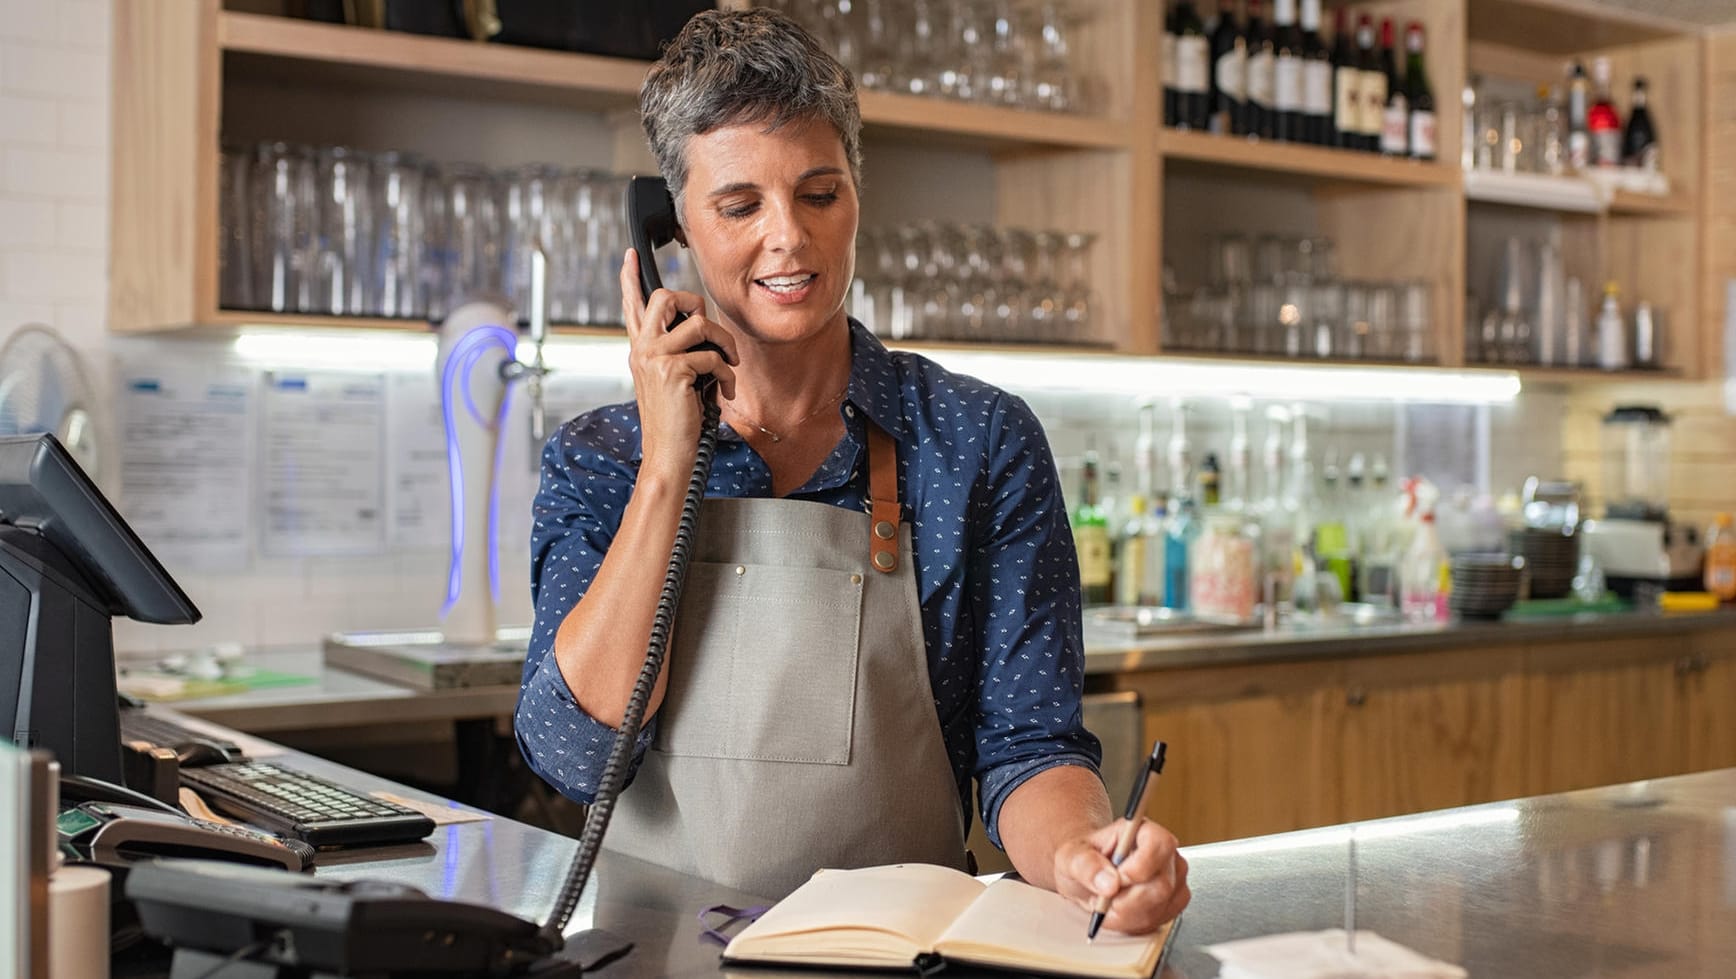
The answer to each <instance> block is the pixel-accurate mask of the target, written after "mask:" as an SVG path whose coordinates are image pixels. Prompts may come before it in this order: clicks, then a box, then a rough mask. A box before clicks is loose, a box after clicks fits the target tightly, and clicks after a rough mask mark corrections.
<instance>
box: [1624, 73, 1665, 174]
mask: <svg viewBox="0 0 1736 979" xmlns="http://www.w3.org/2000/svg"><path fill="white" fill-rule="evenodd" d="M1621 156H1622V160H1623V161H1625V162H1626V163H1627V165H1628V166H1630V167H1639V168H1640V169H1641V170H1652V171H1656V170H1657V169H1658V132H1657V130H1656V129H1654V128H1652V113H1651V111H1650V110H1649V109H1647V108H1646V80H1645V79H1644V78H1635V79H1634V97H1633V107H1632V108H1630V109H1629V110H1628V121H1627V133H1626V134H1625V135H1624V136H1623V137H1622V145H1621Z"/></svg>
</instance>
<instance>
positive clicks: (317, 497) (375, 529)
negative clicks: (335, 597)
mask: <svg viewBox="0 0 1736 979" xmlns="http://www.w3.org/2000/svg"><path fill="white" fill-rule="evenodd" d="M263 392H264V394H263V397H262V399H261V402H262V403H261V406H260V440H259V441H260V451H261V453H263V456H262V458H261V460H260V470H261V476H262V484H263V485H262V488H261V494H260V521H261V525H260V538H259V545H260V550H261V551H262V552H263V553H265V554H270V555H275V556H285V557H299V556H309V555H361V554H379V553H383V552H384V551H385V549H386V478H385V471H386V467H385V465H384V459H385V440H386V379H385V375H383V374H377V373H375V374H368V373H358V372H347V371H267V372H266V374H265V378H264V385H263Z"/></svg>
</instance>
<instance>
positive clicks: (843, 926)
mask: <svg viewBox="0 0 1736 979" xmlns="http://www.w3.org/2000/svg"><path fill="white" fill-rule="evenodd" d="M1089 920H1090V915H1089V914H1088V913H1087V912H1085V911H1084V910H1082V909H1080V908H1078V907H1076V906H1074V905H1073V903H1072V902H1070V901H1068V900H1067V899H1066V898H1063V897H1061V896H1060V895H1058V894H1055V893H1053V892H1052V891H1046V890H1043V889H1041V888H1038V887H1033V886H1031V885H1030V884H1026V883H1023V882H1020V881H1016V880H1006V879H1002V880H997V881H995V882H994V883H992V884H984V883H983V882H982V881H979V880H977V879H976V878H974V877H971V876H969V875H968V874H963V873H960V872H958V871H956V870H950V869H948V868H945V867H936V866H931V865H928V864H894V865H892V866H888V867H868V868H866V869H863V870H822V871H820V872H818V873H816V874H815V875H814V876H813V877H812V878H810V879H809V880H808V882H807V883H806V884H803V885H802V886H801V887H798V888H796V890H795V891H794V893H792V894H790V896H789V897H786V898H784V899H783V900H782V901H780V902H778V904H777V906H776V907H774V908H772V909H771V910H770V911H767V912H766V913H765V915H763V916H762V917H761V918H760V919H759V920H758V921H756V922H754V923H753V924H752V925H749V926H748V927H747V928H746V929H744V930H743V931H742V932H741V934H739V935H737V936H736V937H735V940H734V941H732V942H730V943H729V947H728V948H726V949H724V953H723V955H724V960H725V961H728V962H743V963H747V962H763V963H778V964H784V965H810V966H854V967H868V968H909V967H911V966H912V965H914V964H918V963H923V962H925V960H930V959H933V958H939V959H943V960H945V961H948V962H958V963H969V964H971V965H978V966H989V967H995V968H1008V969H1018V970H1022V971H1025V972H1043V973H1052V974H1055V975H1063V976H1103V977H1125V979H1140V977H1144V976H1149V975H1151V974H1152V972H1153V971H1155V970H1156V968H1157V964H1158V961H1159V959H1160V958H1161V957H1162V955H1163V950H1164V947H1165V945H1166V944H1167V943H1168V940H1169V936H1170V934H1171V932H1172V930H1173V925H1174V923H1173V922H1172V923H1171V924H1170V925H1165V926H1164V928H1163V929H1162V930H1161V931H1159V932H1158V933H1157V934H1154V935H1141V936H1137V937H1135V936H1128V935H1120V934H1116V933H1114V932H1111V931H1108V930H1104V931H1102V932H1099V933H1098V935H1097V940H1096V941H1095V942H1089V943H1088V942H1086V940H1085V928H1086V925H1087V923H1088V922H1089Z"/></svg>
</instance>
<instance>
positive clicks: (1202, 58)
mask: <svg viewBox="0 0 1736 979" xmlns="http://www.w3.org/2000/svg"><path fill="white" fill-rule="evenodd" d="M1175 91H1176V98H1177V100H1178V104H1177V110H1178V112H1179V113H1180V116H1179V118H1178V120H1177V122H1176V125H1177V127H1178V128H1181V129H1197V130H1201V131H1203V130H1204V129H1205V128H1206V124H1207V119H1206V116H1207V113H1208V112H1209V111H1210V107H1211V45H1210V43H1209V42H1208V41H1207V40H1206V24H1205V21H1203V20H1201V19H1200V15H1199V11H1198V10H1196V9H1194V5H1193V0H1181V3H1180V4H1178V5H1177V6H1176V8H1175Z"/></svg>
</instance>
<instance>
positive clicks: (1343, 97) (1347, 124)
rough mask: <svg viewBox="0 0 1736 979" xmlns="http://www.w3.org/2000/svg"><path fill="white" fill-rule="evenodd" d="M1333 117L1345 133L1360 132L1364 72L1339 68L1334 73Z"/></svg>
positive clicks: (1340, 130)
mask: <svg viewBox="0 0 1736 979" xmlns="http://www.w3.org/2000/svg"><path fill="white" fill-rule="evenodd" d="M1332 80H1333V81H1334V82H1336V83H1337V84H1336V85H1334V89H1335V91H1334V92H1333V104H1334V109H1333V119H1334V121H1335V122H1336V123H1337V124H1338V131H1339V132H1344V133H1360V132H1361V131H1362V72H1360V71H1357V70H1356V69H1355V68H1339V69H1338V70H1337V71H1334V72H1333V73H1332Z"/></svg>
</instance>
